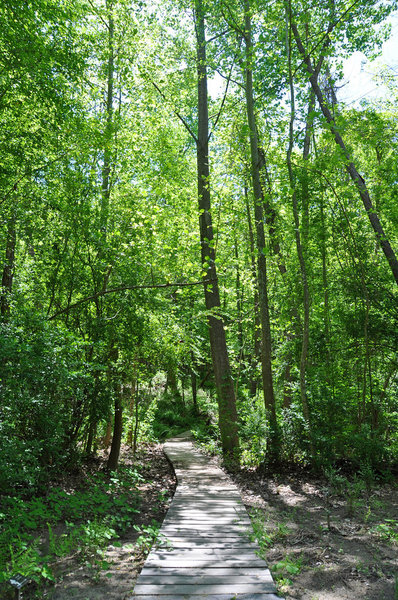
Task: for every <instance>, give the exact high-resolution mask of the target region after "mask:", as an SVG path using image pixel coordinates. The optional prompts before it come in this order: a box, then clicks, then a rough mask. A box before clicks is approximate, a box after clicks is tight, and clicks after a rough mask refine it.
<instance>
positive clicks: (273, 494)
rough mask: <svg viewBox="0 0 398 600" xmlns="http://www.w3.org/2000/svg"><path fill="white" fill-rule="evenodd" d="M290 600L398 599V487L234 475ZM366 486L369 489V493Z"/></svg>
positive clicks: (281, 587) (251, 473)
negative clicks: (332, 483)
mask: <svg viewBox="0 0 398 600" xmlns="http://www.w3.org/2000/svg"><path fill="white" fill-rule="evenodd" d="M232 477H233V479H234V481H235V483H237V484H238V486H239V488H240V490H241V493H242V497H243V501H244V503H245V505H246V508H247V509H248V510H249V512H250V513H251V515H252V520H253V525H254V528H255V530H259V531H260V533H259V541H260V545H261V546H262V554H263V556H264V558H265V559H266V560H267V563H268V566H269V567H270V569H271V571H272V573H273V575H274V578H275V579H276V581H277V584H278V587H279V590H280V591H281V593H282V594H283V595H284V596H285V597H286V598H287V599H289V600H293V599H294V600H398V493H397V491H398V486H397V482H395V484H388V485H382V486H375V487H372V488H371V489H368V490H366V487H365V486H364V485H363V482H362V484H361V482H360V480H359V479H354V480H353V481H351V482H350V481H349V480H348V479H346V478H344V477H342V476H337V475H336V481H335V484H334V485H331V483H330V482H326V481H325V480H321V479H317V478H315V477H313V476H311V475H309V474H308V473H307V474H304V473H301V474H299V473H295V474H286V475H278V476H273V477H271V478H269V477H266V476H264V475H263V476H261V475H260V474H259V473H258V472H254V471H247V470H246V471H245V470H241V471H238V472H236V473H235V474H233V475H232ZM364 488H365V489H364Z"/></svg>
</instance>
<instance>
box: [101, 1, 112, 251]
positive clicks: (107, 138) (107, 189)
mask: <svg viewBox="0 0 398 600" xmlns="http://www.w3.org/2000/svg"><path fill="white" fill-rule="evenodd" d="M106 7H107V10H108V64H107V86H106V106H105V111H106V112H105V114H106V122H105V131H104V163H103V167H102V190H101V192H102V193H101V196H102V203H101V216H100V219H101V225H100V226H101V232H102V236H103V238H104V241H106V237H107V235H106V234H107V227H108V217H109V199H110V195H111V168H112V145H113V142H112V135H113V82H114V72H115V68H114V47H113V44H114V40H113V38H114V21H113V14H112V9H113V0H106Z"/></svg>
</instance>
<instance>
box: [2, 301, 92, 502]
mask: <svg viewBox="0 0 398 600" xmlns="http://www.w3.org/2000/svg"><path fill="white" fill-rule="evenodd" d="M0 331H1V334H0V364H1V365H2V377H1V380H0V389H1V394H2V398H3V402H2V406H1V408H0V413H1V419H0V440H1V441H0V485H1V488H2V490H3V491H11V490H15V489H24V490H37V489H39V488H41V487H43V486H44V485H45V484H46V483H47V482H48V481H49V479H50V478H51V477H54V476H55V475H56V473H57V472H60V471H61V470H62V469H64V468H67V467H68V465H70V464H71V463H75V462H76V458H77V456H76V445H75V443H76V441H75V440H74V439H73V437H72V435H71V421H72V419H73V418H78V416H79V413H78V410H79V408H78V407H79V406H81V405H82V403H83V402H84V398H85V394H87V391H88V389H89V387H90V386H91V385H92V377H91V374H90V372H89V371H87V370H86V369H85V365H84V351H85V345H84V344H83V343H82V342H81V341H80V340H79V339H78V338H77V337H76V336H74V335H73V333H71V332H69V331H67V330H66V329H65V328H63V327H62V326H55V325H53V324H50V323H48V322H46V321H45V320H44V319H43V318H42V316H41V315H40V314H38V313H34V312H30V313H22V314H20V315H19V319H18V320H17V321H12V322H8V323H7V322H6V323H0Z"/></svg>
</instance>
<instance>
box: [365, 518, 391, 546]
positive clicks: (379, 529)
mask: <svg viewBox="0 0 398 600" xmlns="http://www.w3.org/2000/svg"><path fill="white" fill-rule="evenodd" d="M370 532H371V533H374V534H375V535H377V536H378V537H380V538H381V539H382V540H385V541H386V542H390V543H391V544H394V545H398V521H397V520H396V519H384V521H383V522H382V523H378V524H377V525H374V526H373V527H372V528H371V529H370Z"/></svg>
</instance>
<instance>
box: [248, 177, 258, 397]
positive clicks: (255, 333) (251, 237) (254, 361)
mask: <svg viewBox="0 0 398 600" xmlns="http://www.w3.org/2000/svg"><path fill="white" fill-rule="evenodd" d="M245 203H246V213H247V225H248V228H249V243H250V260H251V271H252V278H253V282H254V297H253V304H254V306H253V309H254V310H253V312H254V319H253V325H254V331H253V340H254V348H253V350H254V357H253V359H252V361H251V363H252V364H251V376H250V377H251V379H250V395H251V396H252V397H254V396H255V395H256V392H257V383H258V382H257V365H258V364H261V334H260V331H261V323H260V313H259V310H258V306H259V302H258V284H257V267H256V251H255V248H254V235H253V224H252V216H251V212H250V203H249V194H248V190H247V185H246V183H245Z"/></svg>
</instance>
